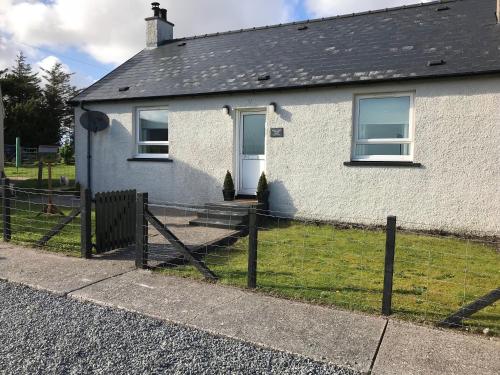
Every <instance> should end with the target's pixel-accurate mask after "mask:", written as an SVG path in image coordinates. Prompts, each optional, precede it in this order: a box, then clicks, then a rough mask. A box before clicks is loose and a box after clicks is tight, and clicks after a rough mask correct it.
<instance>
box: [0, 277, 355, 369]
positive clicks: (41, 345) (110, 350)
mask: <svg viewBox="0 0 500 375" xmlns="http://www.w3.org/2000/svg"><path fill="white" fill-rule="evenodd" d="M0 311H1V315H0V373H1V374H48V373H52V374H56V373H57V374H82V373H87V374H88V373H99V374H108V373H109V374H138V373H140V374H161V373H169V374H240V373H243V374H257V373H258V374H342V375H344V374H356V373H355V372H353V371H350V370H346V369H339V368H337V367H335V366H331V365H327V364H323V363H318V362H314V361H312V360H308V359H304V358H302V357H299V356H294V355H291V354H286V353H282V352H278V351H273V350H268V349H262V348H259V347H256V346H253V345H251V344H247V343H242V342H239V341H237V340H232V339H228V338H223V337H218V336H214V335H210V334H208V333H205V332H202V331H198V330H195V329H190V328H186V327H181V326H177V325H173V324H168V323H164V322H160V321H157V320H154V319H150V318H147V317H143V316H140V315H137V314H132V313H128V312H124V311H121V310H115V309H110V308H105V307H101V306H97V305H93V304H89V303H81V302H78V301H75V300H71V299H67V298H64V297H58V296H55V295H52V294H49V293H46V292H41V291H35V290H33V289H30V288H27V287H23V286H19V285H15V284H10V283H7V282H4V281H0Z"/></svg>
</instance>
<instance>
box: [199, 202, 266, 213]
mask: <svg viewBox="0 0 500 375" xmlns="http://www.w3.org/2000/svg"><path fill="white" fill-rule="evenodd" d="M256 206H257V202H255V204H254V203H247V202H246V201H243V202H239V201H232V202H217V203H206V204H205V209H209V210H215V211H230V212H245V213H248V209H249V208H250V207H256Z"/></svg>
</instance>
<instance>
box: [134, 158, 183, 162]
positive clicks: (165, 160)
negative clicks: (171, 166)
mask: <svg viewBox="0 0 500 375" xmlns="http://www.w3.org/2000/svg"><path fill="white" fill-rule="evenodd" d="M127 161H143V162H146V161H149V162H160V163H172V162H173V160H172V159H169V158H129V159H127Z"/></svg>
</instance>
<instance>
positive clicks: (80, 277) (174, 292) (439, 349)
mask: <svg viewBox="0 0 500 375" xmlns="http://www.w3.org/2000/svg"><path fill="white" fill-rule="evenodd" d="M115 258H116V257H115ZM0 279H7V280H8V281H13V282H18V283H22V284H26V285H29V286H33V287H36V288H41V289H46V290H49V291H52V292H56V293H59V294H65V295H68V297H71V298H77V299H81V300H86V301H91V302H94V303H98V304H102V305H108V306H112V307H117V308H122V309H126V310H129V311H134V312H137V313H140V314H145V315H149V316H152V317H155V318H158V319H163V320H166V321H169V322H174V323H179V324H183V325H189V326H192V327H194V328H198V329H201V330H205V331H209V332H212V333H215V334H219V335H224V336H229V337H233V338H237V339H240V340H244V341H248V342H252V343H255V344H258V345H263V346H266V347H270V348H274V349H278V350H283V351H288V352H293V353H296V354H301V355H304V356H307V357H311V358H313V359H316V360H322V361H328V362H331V363H334V364H336V365H339V366H346V367H350V368H352V369H355V370H358V371H361V372H365V373H368V372H370V371H372V372H373V373H374V374H445V375H446V374H473V373H474V374H475V373H481V374H499V373H500V341H499V340H497V339H491V340H488V339H486V338H482V337H478V336H471V335H470V336H469V335H463V334H460V333H455V332H452V331H444V330H437V329H431V328H426V327H421V326H416V325H413V324H409V323H403V322H398V321H393V320H390V321H387V320H386V319H383V318H381V317H376V316H369V315H365V314H358V313H353V312H346V311H342V310H337V309H333V308H324V307H320V306H313V305H308V304H304V303H297V302H292V301H287V300H282V299H277V298H273V297H268V296H264V295H261V294H257V293H252V292H248V291H245V290H240V289H236V288H231V287H225V286H221V285H214V284H208V283H203V282H197V281H193V280H188V279H181V278H175V277H167V276H163V275H159V274H154V273H152V272H150V271H141V270H135V269H134V266H133V262H132V260H130V259H128V260H127V259H126V258H124V259H123V260H120V259H106V257H103V258H101V259H92V260H82V259H77V258H69V257H64V256H58V255H53V254H47V253H44V252H39V251H35V250H30V249H25V248H19V247H14V246H10V245H9V246H6V245H0Z"/></svg>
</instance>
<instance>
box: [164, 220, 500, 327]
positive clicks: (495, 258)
mask: <svg viewBox="0 0 500 375" xmlns="http://www.w3.org/2000/svg"><path fill="white" fill-rule="evenodd" d="M265 227H266V228H269V229H267V230H261V231H259V245H258V268H257V269H258V275H257V285H258V290H260V291H262V292H265V293H268V294H272V295H275V296H280V297H284V298H290V299H295V300H302V301H308V302H313V303H318V304H323V305H335V306H340V307H343V308H346V309H349V310H356V311H363V312H369V313H376V314H377V313H379V312H380V309H381V298H382V289H383V275H384V253H385V232H383V231H381V230H363V229H338V228H335V227H333V226H331V225H316V224H305V223H301V222H283V221H282V222H280V224H279V225H278V224H277V223H276V222H269V223H266V225H265ZM247 249H248V239H247V238H242V239H240V240H238V241H237V242H236V243H235V244H234V245H233V246H231V247H228V248H220V249H218V250H217V251H214V252H211V253H210V254H208V255H207V256H206V257H205V261H206V263H207V265H208V266H209V268H210V269H211V270H213V271H214V272H215V273H216V274H217V275H218V276H219V277H220V283H222V284H227V285H233V286H238V287H245V286H246V276H247ZM161 272H163V273H167V274H171V275H177V276H183V277H193V278H201V275H200V274H199V273H198V272H197V271H196V270H195V269H194V268H193V267H191V266H188V265H181V266H175V267H171V268H164V269H162V270H161ZM499 285H500V253H499V252H498V250H497V249H496V248H495V247H494V246H493V244H492V243H488V242H479V241H474V240H462V239H459V238H455V237H439V236H434V235H424V234H411V233H404V232H398V234H397V239H396V259H395V270H394V293H393V311H394V315H395V316H397V317H400V318H404V319H408V320H411V321H417V322H424V323H435V322H438V321H440V320H442V319H443V318H445V317H446V316H447V315H448V314H450V313H452V312H455V311H456V310H457V309H459V308H460V307H461V306H463V305H464V304H467V303H470V302H471V301H473V300H474V299H476V298H478V297H480V296H482V295H484V294H486V293H487V292H489V291H491V290H492V289H494V288H497V287H498V286H499ZM464 323H465V325H466V328H467V329H470V330H473V331H477V330H483V329H484V328H488V329H489V332H490V334H493V335H499V334H500V307H499V306H498V303H497V304H496V305H493V306H490V307H487V308H485V309H484V310H482V311H481V312H479V313H477V314H475V315H473V316H472V318H471V319H468V320H466V321H465V322H464Z"/></svg>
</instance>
